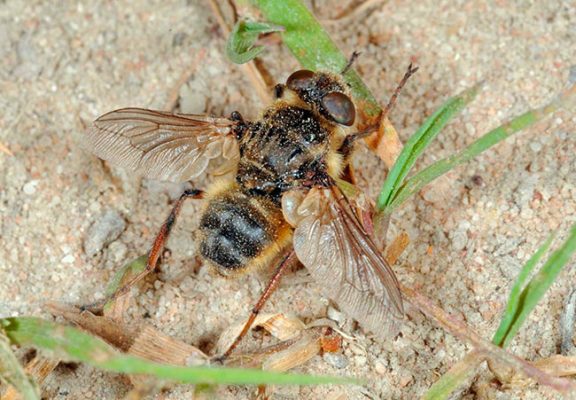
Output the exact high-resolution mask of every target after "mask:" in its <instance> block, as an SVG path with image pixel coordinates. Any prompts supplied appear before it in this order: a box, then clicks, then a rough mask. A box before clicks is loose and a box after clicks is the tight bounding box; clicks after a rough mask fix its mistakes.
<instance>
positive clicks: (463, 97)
mask: <svg viewBox="0 0 576 400" xmlns="http://www.w3.org/2000/svg"><path fill="white" fill-rule="evenodd" d="M480 88H481V85H476V86H474V87H472V88H470V89H468V90H465V91H464V92H462V93H460V94H459V95H457V96H454V97H452V98H451V99H449V100H448V101H447V102H446V103H444V104H443V105H442V106H441V107H440V109H438V110H437V111H436V112H435V113H434V114H433V115H432V116H430V117H429V118H428V119H426V121H425V122H424V124H422V126H421V127H420V128H418V130H417V131H416V132H415V133H414V134H413V135H412V136H411V137H410V139H409V140H408V141H407V142H406V144H405V145H404V148H403V149H402V152H401V153H400V155H399V156H398V159H397V160H396V163H394V167H392V169H391V170H390V173H389V174H388V177H387V178H386V181H385V182H384V186H383V187H382V190H381V191H380V195H379V196H378V201H377V203H376V207H377V209H378V211H381V212H382V211H383V212H386V211H387V206H388V205H389V204H390V201H391V199H393V198H394V197H395V195H396V193H397V191H398V190H399V189H400V188H401V186H402V183H403V182H404V179H406V176H407V175H408V173H409V172H410V170H411V169H412V168H413V167H414V164H415V163H416V160H418V157H420V156H421V155H422V153H423V152H424V151H425V150H426V148H427V147H428V146H429V145H430V143H431V142H432V140H434V138H435V137H436V136H438V134H439V133H440V131H441V130H442V128H444V126H446V124H447V123H448V122H450V120H451V119H452V118H454V117H455V116H456V115H457V114H458V113H459V112H460V111H462V109H463V108H464V107H465V106H466V105H467V104H469V103H470V102H471V101H472V100H474V98H475V97H476V95H477V94H478V91H479V90H480Z"/></svg>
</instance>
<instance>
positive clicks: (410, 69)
mask: <svg viewBox="0 0 576 400" xmlns="http://www.w3.org/2000/svg"><path fill="white" fill-rule="evenodd" d="M418 68H419V67H414V66H412V63H410V65H408V69H407V70H406V72H405V73H404V76H403V77H402V80H401V81H400V83H399V84H398V86H396V90H394V93H393V94H392V96H391V97H390V100H388V104H386V107H384V111H382V116H381V117H380V118H386V117H387V116H388V113H389V112H390V111H391V110H392V108H393V107H394V105H395V104H396V100H397V99H398V95H399V94H400V91H401V90H402V88H403V87H404V85H406V82H408V79H410V77H411V76H412V75H414V74H415V73H416V71H418Z"/></svg>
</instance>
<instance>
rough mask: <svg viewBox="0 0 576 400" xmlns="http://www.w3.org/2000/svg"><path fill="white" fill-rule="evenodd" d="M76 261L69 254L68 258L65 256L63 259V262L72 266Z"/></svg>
mask: <svg viewBox="0 0 576 400" xmlns="http://www.w3.org/2000/svg"><path fill="white" fill-rule="evenodd" d="M75 260H76V258H74V256H73V255H72V254H68V255H67V256H64V258H63V259H62V262H63V263H64V264H72V263H73V262H74V261H75Z"/></svg>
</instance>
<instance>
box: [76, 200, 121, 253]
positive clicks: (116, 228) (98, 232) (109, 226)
mask: <svg viewBox="0 0 576 400" xmlns="http://www.w3.org/2000/svg"><path fill="white" fill-rule="evenodd" d="M125 228H126V222H125V221H124V218H122V215H120V213H119V212H118V211H116V210H108V211H105V212H104V213H103V214H101V215H100V216H99V217H98V218H97V219H96V222H94V223H93V224H92V226H91V227H90V229H88V233H87V234H86V238H85V239H84V251H85V252H86V254H87V255H88V256H89V257H93V256H95V255H96V254H98V253H99V252H100V251H101V250H102V249H103V248H104V247H106V246H107V245H109V244H110V243H112V242H113V241H114V240H116V239H117V238H118V236H120V234H121V233H122V232H123V231H124V229H125Z"/></svg>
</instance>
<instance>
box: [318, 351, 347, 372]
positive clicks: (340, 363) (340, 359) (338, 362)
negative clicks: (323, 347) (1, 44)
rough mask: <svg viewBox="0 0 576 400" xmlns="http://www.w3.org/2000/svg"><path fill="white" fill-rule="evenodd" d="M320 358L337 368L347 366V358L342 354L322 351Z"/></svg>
mask: <svg viewBox="0 0 576 400" xmlns="http://www.w3.org/2000/svg"><path fill="white" fill-rule="evenodd" d="M322 358H323V359H324V361H326V362H327V363H328V364H330V365H331V366H333V367H335V368H338V369H342V368H346V367H347V366H348V359H347V358H346V357H344V356H343V355H342V354H334V353H324V355H323V356H322Z"/></svg>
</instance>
